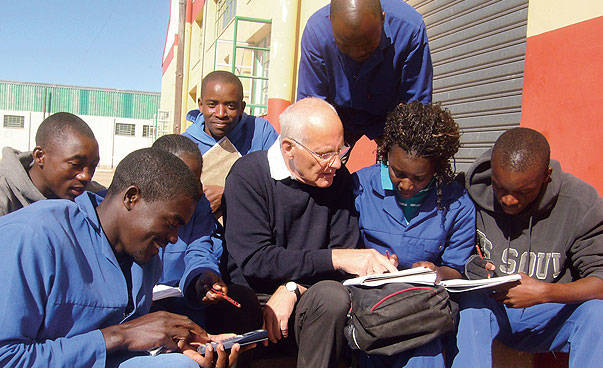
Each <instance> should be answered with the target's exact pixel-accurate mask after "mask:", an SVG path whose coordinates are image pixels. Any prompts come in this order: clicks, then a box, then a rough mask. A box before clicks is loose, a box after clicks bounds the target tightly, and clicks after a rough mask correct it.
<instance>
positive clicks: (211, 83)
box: [183, 71, 278, 213]
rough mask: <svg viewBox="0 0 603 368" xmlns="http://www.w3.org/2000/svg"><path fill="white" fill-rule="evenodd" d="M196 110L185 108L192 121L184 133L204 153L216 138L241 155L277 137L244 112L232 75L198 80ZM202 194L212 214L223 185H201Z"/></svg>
mask: <svg viewBox="0 0 603 368" xmlns="http://www.w3.org/2000/svg"><path fill="white" fill-rule="evenodd" d="M199 107H200V113H196V111H195V110H193V111H189V113H188V114H187V116H190V117H191V118H192V116H193V115H195V113H196V118H195V123H194V124H193V125H191V126H189V127H188V129H186V131H185V132H184V133H183V135H184V136H186V137H188V138H190V139H192V140H193V141H194V142H195V143H197V145H198V146H199V150H201V154H205V152H207V151H208V150H209V149H210V148H212V147H213V146H214V145H215V144H216V143H217V142H218V141H219V140H220V139H222V138H224V137H227V138H228V139H229V140H230V142H231V143H232V144H233V145H234V146H235V148H236V149H237V151H239V153H240V154H241V156H245V155H246V154H248V153H250V152H254V151H261V150H267V149H268V148H270V146H271V145H272V143H274V141H275V140H276V138H277V137H278V133H277V132H276V131H275V130H274V128H273V127H272V125H270V123H269V122H268V121H267V120H266V119H263V118H260V117H255V116H251V115H247V114H245V113H244V112H243V111H244V110H245V102H244V101H243V85H242V84H241V81H240V80H239V78H237V76H236V75H234V74H232V73H230V72H225V71H215V72H211V73H209V74H208V75H207V76H206V77H205V78H203V81H202V82H201V100H200V101H199ZM203 190H204V192H205V196H206V197H207V199H208V200H209V202H210V204H211V208H212V210H213V211H214V213H216V212H217V211H219V210H220V208H221V206H222V193H223V192H224V187H219V186H210V185H207V186H205V187H204V189H203Z"/></svg>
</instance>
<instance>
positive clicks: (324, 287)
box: [304, 280, 350, 317]
mask: <svg viewBox="0 0 603 368" xmlns="http://www.w3.org/2000/svg"><path fill="white" fill-rule="evenodd" d="M305 294H308V295H305ZM305 294H304V297H305V298H310V299H312V300H313V305H314V306H315V308H316V309H317V312H320V313H321V314H327V315H330V316H333V317H336V316H345V315H346V314H347V312H348V310H349V308H350V294H349V293H348V291H347V289H346V288H345V286H343V285H342V284H341V283H340V282H337V281H332V280H325V281H320V282H318V283H316V284H314V285H312V287H310V288H309V289H308V290H307V291H306V293H305Z"/></svg>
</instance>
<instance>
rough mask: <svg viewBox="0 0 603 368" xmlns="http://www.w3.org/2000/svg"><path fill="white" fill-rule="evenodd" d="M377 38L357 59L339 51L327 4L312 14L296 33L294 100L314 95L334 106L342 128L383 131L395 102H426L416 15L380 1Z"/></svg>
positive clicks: (428, 72) (424, 51) (423, 49)
mask: <svg viewBox="0 0 603 368" xmlns="http://www.w3.org/2000/svg"><path fill="white" fill-rule="evenodd" d="M381 6H382V8H383V11H384V12H385V20H384V24H383V32H382V34H381V42H380V43H379V46H378V47H377V49H376V50H375V51H373V53H372V54H371V55H370V57H369V58H368V59H367V60H365V61H363V62H360V63H359V62H357V61H354V60H353V59H351V58H350V57H348V56H347V55H345V54H344V53H342V52H341V51H339V49H338V48H337V45H336V43H335V37H334V36H333V30H332V28H331V21H330V19H329V16H330V5H327V6H325V7H323V8H321V9H320V10H318V11H317V12H316V13H314V14H313V15H312V16H311V17H310V19H309V20H308V23H307V24H306V27H305V29H304V33H303V35H302V41H301V49H302V53H301V59H300V64H299V78H298V79H299V84H298V87H297V99H298V100H300V99H302V98H304V97H310V96H316V97H320V98H323V99H325V100H326V101H328V102H329V103H331V104H332V105H334V106H335V108H336V109H337V112H338V113H339V117H340V118H341V120H342V122H343V126H344V130H345V131H346V133H347V132H348V131H351V132H353V133H357V134H358V138H360V136H361V135H362V134H366V136H367V137H369V138H370V139H374V138H376V137H379V136H380V135H382V134H383V127H384V125H385V116H386V115H387V114H388V113H389V112H390V111H392V110H393V109H394V107H396V106H397V105H398V104H399V103H401V102H410V101H420V102H423V103H425V104H426V103H431V93H432V80H433V68H432V65H431V55H430V53H429V45H428V43H427V33H426V31H425V24H424V22H423V18H422V17H421V15H420V14H419V13H418V12H417V11H416V10H414V9H413V8H412V7H411V6H410V5H408V4H406V3H405V2H404V1H400V0H381Z"/></svg>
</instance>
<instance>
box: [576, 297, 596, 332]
mask: <svg viewBox="0 0 603 368" xmlns="http://www.w3.org/2000/svg"><path fill="white" fill-rule="evenodd" d="M574 319H575V320H576V321H577V322H583V323H584V324H585V325H588V326H591V327H594V328H596V329H600V328H601V327H603V325H602V324H603V300H600V299H592V300H587V301H585V302H583V303H582V304H580V306H578V307H577V308H576V310H575V311H574Z"/></svg>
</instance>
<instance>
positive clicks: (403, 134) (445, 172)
mask: <svg viewBox="0 0 603 368" xmlns="http://www.w3.org/2000/svg"><path fill="white" fill-rule="evenodd" d="M393 145H398V146H400V148H402V149H403V150H404V151H406V152H407V153H408V155H409V156H416V157H424V158H427V159H430V160H432V161H433V162H434V164H435V181H436V188H437V194H438V208H442V204H441V197H442V188H443V187H444V186H445V185H446V184H448V183H450V182H452V180H453V179H454V170H453V168H452V165H451V163H450V160H451V159H453V157H454V155H455V154H456V153H457V151H458V150H459V147H460V133H459V126H458V124H457V123H456V122H455V121H454V119H453V118H452V115H451V114H450V111H448V110H447V109H445V108H443V107H441V106H440V105H439V104H429V105H424V104H422V103H420V102H418V101H413V102H410V103H408V104H404V103H402V104H400V105H398V106H397V107H396V108H395V109H394V110H393V111H392V112H391V113H389V115H388V116H387V120H386V123H385V131H384V133H383V140H382V142H381V144H380V145H379V147H378V149H377V159H378V160H379V161H381V162H383V163H384V164H387V156H388V154H389V151H390V150H391V148H392V146H393Z"/></svg>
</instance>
